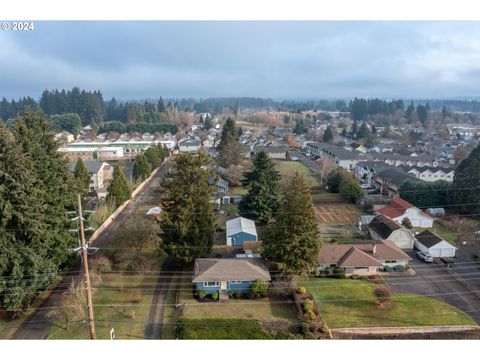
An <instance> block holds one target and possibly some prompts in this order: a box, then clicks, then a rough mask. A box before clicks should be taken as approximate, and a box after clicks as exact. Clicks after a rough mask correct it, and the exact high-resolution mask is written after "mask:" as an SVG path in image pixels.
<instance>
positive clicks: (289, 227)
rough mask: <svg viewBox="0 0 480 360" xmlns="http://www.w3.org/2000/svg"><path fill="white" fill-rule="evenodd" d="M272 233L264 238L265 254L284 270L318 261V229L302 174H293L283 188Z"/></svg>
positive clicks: (296, 268) (295, 269)
mask: <svg viewBox="0 0 480 360" xmlns="http://www.w3.org/2000/svg"><path fill="white" fill-rule="evenodd" d="M275 220H276V225H275V231H274V232H273V236H269V237H267V238H265V240H264V243H263V247H264V254H265V256H266V257H267V258H268V259H269V260H274V261H276V262H278V263H280V264H281V267H282V269H283V270H284V271H285V272H287V273H289V272H290V273H291V272H298V271H302V270H308V269H309V268H310V267H312V266H314V265H316V264H317V261H318V260H317V259H318V251H319V250H320V231H319V229H318V225H317V222H316V220H315V212H314V208H313V204H312V196H311V194H310V190H309V189H308V186H307V184H306V182H305V178H304V176H303V175H302V174H299V173H298V172H295V175H294V176H293V177H292V178H291V179H290V180H289V181H288V182H287V183H286V185H285V186H284V187H283V190H282V200H281V202H280V206H279V211H278V215H277V216H276V217H275Z"/></svg>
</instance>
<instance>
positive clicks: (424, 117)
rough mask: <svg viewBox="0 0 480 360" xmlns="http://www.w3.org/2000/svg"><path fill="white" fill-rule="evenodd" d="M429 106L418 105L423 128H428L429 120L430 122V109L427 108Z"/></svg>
mask: <svg viewBox="0 0 480 360" xmlns="http://www.w3.org/2000/svg"><path fill="white" fill-rule="evenodd" d="M427 106H428V104H427ZM427 106H423V105H418V106H417V116H418V120H420V122H421V123H422V126H423V127H426V124H427V120H428V110H429V107H427Z"/></svg>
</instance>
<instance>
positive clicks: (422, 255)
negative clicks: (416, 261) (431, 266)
mask: <svg viewBox="0 0 480 360" xmlns="http://www.w3.org/2000/svg"><path fill="white" fill-rule="evenodd" d="M417 256H418V257H419V258H420V259H422V260H423V261H425V262H427V263H431V262H433V257H432V255H430V254H429V253H427V252H425V251H419V252H417Z"/></svg>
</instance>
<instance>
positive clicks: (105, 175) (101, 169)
mask: <svg viewBox="0 0 480 360" xmlns="http://www.w3.org/2000/svg"><path fill="white" fill-rule="evenodd" d="M76 164H77V161H74V162H72V163H71V164H70V171H71V172H74V171H75V166H76ZM84 164H85V167H86V168H87V170H88V174H89V175H90V184H89V187H88V191H89V192H92V193H96V194H97V196H98V197H99V198H104V197H106V196H107V187H108V183H109V181H110V180H111V179H112V178H113V166H111V165H110V164H108V163H106V162H103V161H98V160H84Z"/></svg>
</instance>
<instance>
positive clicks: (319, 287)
mask: <svg viewBox="0 0 480 360" xmlns="http://www.w3.org/2000/svg"><path fill="white" fill-rule="evenodd" d="M297 284H298V286H305V287H306V288H307V289H308V290H309V291H310V292H311V293H312V295H313V296H314V297H315V300H316V301H317V304H318V306H319V309H320V312H321V315H322V317H323V319H324V320H325V321H326V323H327V324H328V326H330V327H331V328H345V327H368V326H379V327H382V326H384V327H395V326H398V327H402V326H403V327H406V326H435V325H475V322H474V321H473V320H472V319H471V318H470V317H468V316H467V315H466V314H465V313H464V312H462V311H461V310H459V309H457V308H454V307H452V306H450V305H448V304H446V303H444V302H441V301H438V300H435V299H431V298H429V297H425V296H420V295H411V294H396V295H394V297H393V300H392V304H393V305H392V307H391V308H389V309H379V308H378V307H377V305H376V304H375V297H374V295H373V290H374V288H375V286H376V285H374V284H372V283H369V282H367V281H361V280H347V279H342V280H339V279H309V280H306V279H299V280H298V281H297Z"/></svg>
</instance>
